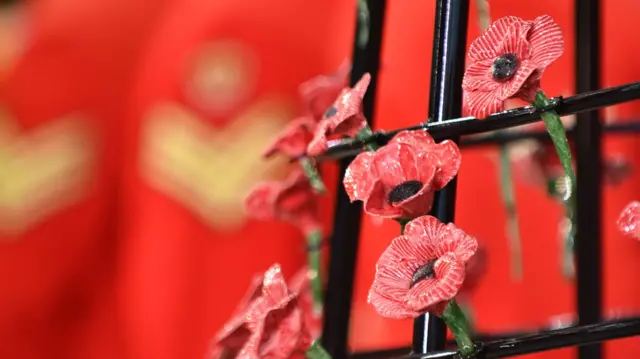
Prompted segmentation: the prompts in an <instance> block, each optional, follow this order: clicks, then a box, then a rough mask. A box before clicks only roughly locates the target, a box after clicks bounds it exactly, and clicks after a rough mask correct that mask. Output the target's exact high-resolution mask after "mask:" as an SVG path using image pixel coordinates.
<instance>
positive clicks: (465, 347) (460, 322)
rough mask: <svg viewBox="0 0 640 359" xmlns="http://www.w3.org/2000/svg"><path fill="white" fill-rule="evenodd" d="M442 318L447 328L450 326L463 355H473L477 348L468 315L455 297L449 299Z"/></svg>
mask: <svg viewBox="0 0 640 359" xmlns="http://www.w3.org/2000/svg"><path fill="white" fill-rule="evenodd" d="M442 320H444V322H445V323H446V324H447V328H449V330H450V331H451V333H452V334H453V336H454V338H455V340H456V343H457V344H458V350H459V351H460V354H461V355H462V357H464V358H469V357H472V356H473V355H474V354H475V353H476V351H477V349H476V346H475V345H474V344H473V340H471V334H470V331H469V322H468V321H467V317H465V315H464V313H463V312H462V309H460V307H459V306H458V304H457V303H456V300H455V299H451V301H449V304H448V305H447V307H446V308H445V310H444V312H443V313H442Z"/></svg>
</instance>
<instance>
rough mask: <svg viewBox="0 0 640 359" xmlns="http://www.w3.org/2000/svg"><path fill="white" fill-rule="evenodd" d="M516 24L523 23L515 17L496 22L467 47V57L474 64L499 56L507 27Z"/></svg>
mask: <svg viewBox="0 0 640 359" xmlns="http://www.w3.org/2000/svg"><path fill="white" fill-rule="evenodd" d="M516 22H520V23H521V22H524V20H522V19H521V18H519V17H516V16H506V17H503V18H500V19H498V20H496V21H495V22H494V23H493V24H491V26H490V27H489V28H488V29H487V31H485V32H484V33H483V34H482V35H480V37H478V38H477V39H475V40H474V41H473V42H472V43H471V46H470V47H469V57H470V58H471V60H473V61H474V62H477V61H482V60H487V59H491V60H492V61H493V60H494V59H495V58H496V57H497V56H498V55H499V53H498V51H499V50H500V45H501V43H502V40H503V39H504V36H505V34H506V33H507V30H508V29H509V26H510V25H511V24H513V23H516Z"/></svg>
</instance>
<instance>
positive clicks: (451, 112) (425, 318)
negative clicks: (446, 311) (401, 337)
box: [412, 0, 469, 353]
mask: <svg viewBox="0 0 640 359" xmlns="http://www.w3.org/2000/svg"><path fill="white" fill-rule="evenodd" d="M435 16H436V17H435V28H434V32H433V35H434V36H433V52H432V55H431V56H432V57H431V88H430V91H429V118H430V121H429V122H430V123H433V124H434V125H435V126H437V125H438V124H440V123H443V122H444V121H445V120H446V119H448V118H452V117H458V116H461V114H462V86H461V85H460V84H461V83H462V76H463V75H464V64H465V63H464V62H465V51H466V44H467V23H468V18H469V0H438V1H437V4H436V15H435ZM453 139H454V140H455V141H456V142H457V137H454V138H453ZM456 185H457V179H456V178H454V179H453V180H452V181H451V182H450V183H449V184H448V185H447V186H446V187H445V188H443V189H442V190H440V191H438V193H437V194H436V196H435V199H434V202H433V209H432V214H433V215H434V216H435V217H437V218H438V219H439V220H440V221H442V222H444V223H448V222H452V221H453V219H454V214H455V200H456ZM446 340H447V330H446V326H445V324H444V322H443V321H442V319H440V318H438V317H436V316H433V315H430V314H428V313H427V314H424V315H422V316H420V317H418V318H416V319H415V321H414V323H413V344H412V349H413V351H414V352H415V353H427V352H430V351H433V350H439V349H444V347H445V344H446Z"/></svg>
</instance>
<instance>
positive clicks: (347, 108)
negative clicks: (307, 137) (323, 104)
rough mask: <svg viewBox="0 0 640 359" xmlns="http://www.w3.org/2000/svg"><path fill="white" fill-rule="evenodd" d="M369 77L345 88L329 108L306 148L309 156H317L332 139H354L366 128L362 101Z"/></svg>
mask: <svg viewBox="0 0 640 359" xmlns="http://www.w3.org/2000/svg"><path fill="white" fill-rule="evenodd" d="M370 82H371V75H369V74H368V73H367V74H364V75H363V76H362V78H360V80H359V81H358V82H357V83H356V85H355V86H353V88H345V89H343V90H342V92H341V93H340V96H338V98H337V99H336V100H335V102H334V103H333V105H332V106H331V107H329V108H328V109H327V110H326V112H325V113H324V115H323V116H322V120H321V121H320V124H319V125H318V127H317V128H316V131H315V133H314V135H313V140H312V141H311V143H309V146H308V147H307V153H308V154H310V155H314V156H315V155H319V154H321V153H322V152H324V151H326V150H327V146H328V145H327V141H328V140H329V139H331V138H332V137H338V138H340V137H343V136H348V137H355V136H356V134H357V133H358V132H359V131H360V130H362V129H363V128H365V127H366V126H367V119H366V118H365V117H364V114H363V113H362V99H363V98H364V95H365V93H366V92H367V88H368V87H369V83H370Z"/></svg>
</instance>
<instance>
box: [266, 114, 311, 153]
mask: <svg viewBox="0 0 640 359" xmlns="http://www.w3.org/2000/svg"><path fill="white" fill-rule="evenodd" d="M316 125H317V124H316V122H315V121H314V119H313V118H312V117H310V116H305V117H299V118H296V119H295V120H293V121H291V122H290V123H289V124H288V125H287V127H285V128H284V130H282V132H281V133H280V134H279V135H278V137H277V138H276V139H275V140H274V141H273V142H272V143H271V144H270V145H269V146H268V147H267V149H266V150H265V151H264V153H263V156H264V157H271V156H273V155H275V154H277V153H280V154H283V155H285V156H288V157H290V158H296V157H298V156H300V155H303V154H304V153H305V152H306V150H307V145H308V144H309V142H311V139H312V138H313V132H314V130H315V128H316Z"/></svg>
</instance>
